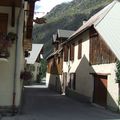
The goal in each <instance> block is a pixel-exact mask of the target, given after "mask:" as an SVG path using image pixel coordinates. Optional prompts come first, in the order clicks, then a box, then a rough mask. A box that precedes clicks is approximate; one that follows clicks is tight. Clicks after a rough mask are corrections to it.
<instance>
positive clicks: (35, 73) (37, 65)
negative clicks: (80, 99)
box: [32, 62, 40, 81]
mask: <svg viewBox="0 0 120 120" xmlns="http://www.w3.org/2000/svg"><path fill="white" fill-rule="evenodd" d="M34 66H35V71H32V73H33V75H34V78H33V80H34V81H36V80H37V75H38V74H39V71H38V67H39V68H40V63H37V62H35V64H34Z"/></svg>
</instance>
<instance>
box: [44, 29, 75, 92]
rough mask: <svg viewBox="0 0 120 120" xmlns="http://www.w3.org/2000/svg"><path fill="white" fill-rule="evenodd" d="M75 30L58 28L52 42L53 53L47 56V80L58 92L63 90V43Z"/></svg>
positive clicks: (50, 86)
mask: <svg viewBox="0 0 120 120" xmlns="http://www.w3.org/2000/svg"><path fill="white" fill-rule="evenodd" d="M73 33H74V31H70V30H62V29H58V30H57V33H56V34H54V35H53V39H52V44H53V46H54V50H53V53H52V54H50V55H49V56H48V57H47V73H46V82H47V85H48V86H49V88H52V89H55V90H56V91H58V92H60V93H61V92H63V91H62V90H63V89H62V87H63V84H64V83H62V70H63V49H62V47H61V44H62V43H63V42H65V41H66V40H67V39H68V37H69V36H71V35H72V34H73Z"/></svg>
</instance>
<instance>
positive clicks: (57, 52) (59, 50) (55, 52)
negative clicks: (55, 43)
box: [46, 48, 63, 60]
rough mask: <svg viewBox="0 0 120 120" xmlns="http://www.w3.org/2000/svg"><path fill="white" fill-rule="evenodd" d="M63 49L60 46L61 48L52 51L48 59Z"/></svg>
mask: <svg viewBox="0 0 120 120" xmlns="http://www.w3.org/2000/svg"><path fill="white" fill-rule="evenodd" d="M62 50H63V48H60V49H59V50H56V51H55V52H53V53H51V54H50V55H49V56H48V57H47V58H46V59H47V60H48V59H50V58H51V57H53V56H54V55H56V54H59V53H60V52H61V51H62Z"/></svg>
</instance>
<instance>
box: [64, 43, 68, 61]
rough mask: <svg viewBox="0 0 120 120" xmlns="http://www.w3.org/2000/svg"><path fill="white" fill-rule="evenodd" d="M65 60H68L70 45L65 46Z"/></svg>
mask: <svg viewBox="0 0 120 120" xmlns="http://www.w3.org/2000/svg"><path fill="white" fill-rule="evenodd" d="M64 61H68V46H67V45H65V46H64Z"/></svg>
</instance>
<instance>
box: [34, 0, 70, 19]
mask: <svg viewBox="0 0 120 120" xmlns="http://www.w3.org/2000/svg"><path fill="white" fill-rule="evenodd" d="M71 1H72V0H40V1H37V2H36V4H35V14H34V18H36V17H39V18H40V17H42V16H44V15H45V14H46V13H47V12H49V11H50V10H51V9H52V8H53V7H55V6H56V5H58V4H61V3H66V2H71Z"/></svg>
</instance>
